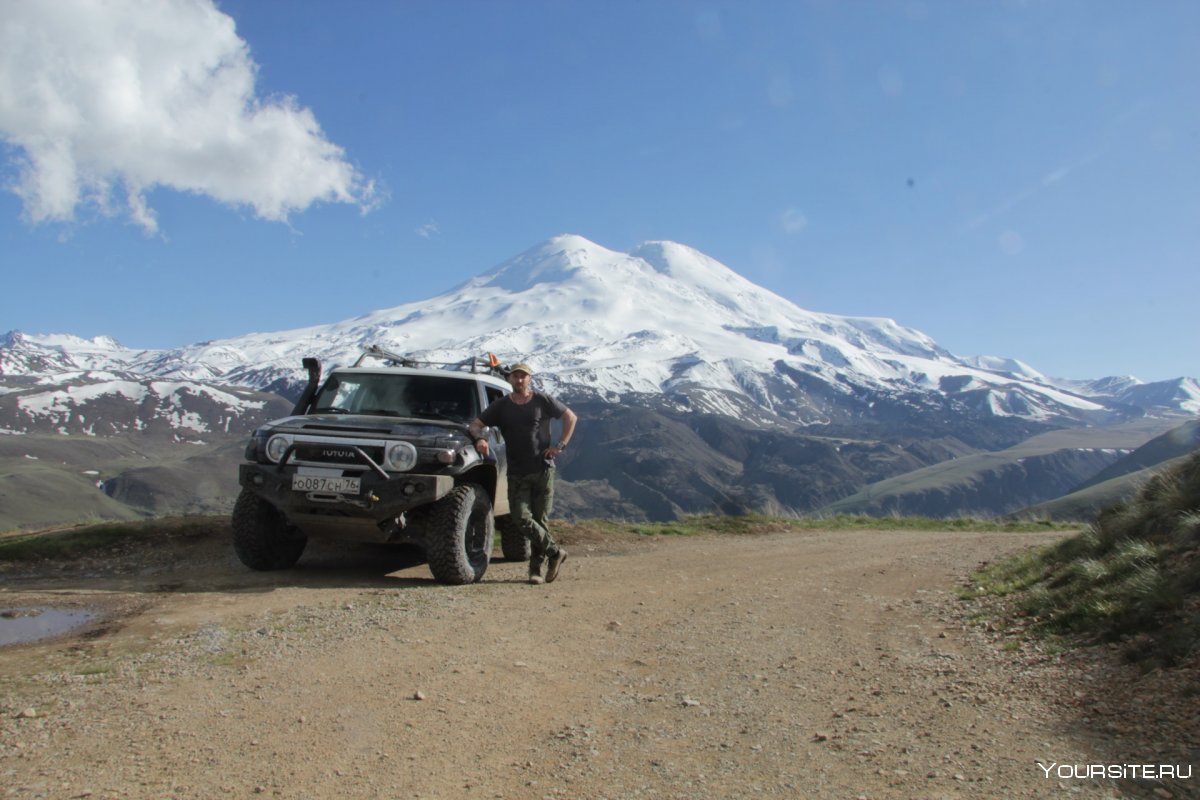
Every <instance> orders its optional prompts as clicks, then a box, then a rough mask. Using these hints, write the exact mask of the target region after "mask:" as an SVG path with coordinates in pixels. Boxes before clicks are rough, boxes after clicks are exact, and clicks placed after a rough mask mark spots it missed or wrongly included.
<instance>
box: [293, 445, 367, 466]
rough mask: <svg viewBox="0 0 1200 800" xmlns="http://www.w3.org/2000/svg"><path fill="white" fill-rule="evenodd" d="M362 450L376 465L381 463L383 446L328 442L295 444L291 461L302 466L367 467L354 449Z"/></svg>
mask: <svg viewBox="0 0 1200 800" xmlns="http://www.w3.org/2000/svg"><path fill="white" fill-rule="evenodd" d="M356 447H357V448H358V449H359V450H362V451H363V452H364V453H366V454H367V455H368V456H370V458H371V460H372V461H374V462H375V463H376V464H382V463H383V445H347V444H331V443H328V442H296V449H295V450H294V451H293V453H292V461H297V462H301V463H304V464H328V465H329V466H337V467H345V466H356V465H357V466H359V467H366V466H368V465H367V463H366V462H364V461H363V460H362V457H361V456H359V455H358V454H357V453H356V452H355V448H356Z"/></svg>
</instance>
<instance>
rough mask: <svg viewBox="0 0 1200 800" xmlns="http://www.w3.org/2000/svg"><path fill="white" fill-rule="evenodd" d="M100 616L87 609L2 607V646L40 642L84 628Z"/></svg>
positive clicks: (0, 621)
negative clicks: (40, 640) (39, 640)
mask: <svg viewBox="0 0 1200 800" xmlns="http://www.w3.org/2000/svg"><path fill="white" fill-rule="evenodd" d="M98 616H99V612H96V611H91V610H88V609H86V608H79V609H63V608H2V609H0V647H3V646H4V645H8V644H24V643H25V642H36V641H37V640H38V639H46V638H49V637H51V636H58V635H59V634H62V633H67V632H68V631H72V630H74V629H75V628H79V627H82V626H83V625H86V624H87V623H89V622H91V621H92V620H94V619H95V618H96V617H98Z"/></svg>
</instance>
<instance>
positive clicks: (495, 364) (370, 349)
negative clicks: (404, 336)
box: [354, 344, 509, 378]
mask: <svg viewBox="0 0 1200 800" xmlns="http://www.w3.org/2000/svg"><path fill="white" fill-rule="evenodd" d="M368 358H378V359H380V360H382V361H386V362H387V363H389V364H393V365H395V366H397V367H410V368H419V367H441V368H443V369H451V370H458V371H461V370H464V369H465V370H469V371H470V372H472V373H475V374H478V373H481V372H482V373H483V374H485V375H495V376H497V377H500V378H507V377H508V372H509V371H508V370H506V369H504V368H503V367H502V366H501V365H500V360H499V359H498V358H496V356H495V355H493V354H492V353H488V354H487V357H486V358H481V357H477V356H475V357H471V358H464V359H463V360H462V361H422V360H419V359H415V358H412V357H410V356H404V355H400V354H399V353H393V352H391V351H390V350H384V349H383V348H382V347H380V346H379V345H377V344H372V345H368V346H367V347H364V348H363V352H362V355H360V356H359V357H358V360H357V361H355V362H354V366H356V367H358V366H361V365H362V363H363V361H365V360H366V359H368Z"/></svg>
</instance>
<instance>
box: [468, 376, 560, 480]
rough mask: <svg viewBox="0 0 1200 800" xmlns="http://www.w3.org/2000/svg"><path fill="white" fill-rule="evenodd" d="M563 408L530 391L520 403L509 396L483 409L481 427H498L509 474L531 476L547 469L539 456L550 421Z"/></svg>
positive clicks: (548, 396)
mask: <svg viewBox="0 0 1200 800" xmlns="http://www.w3.org/2000/svg"><path fill="white" fill-rule="evenodd" d="M566 412H567V407H566V406H564V405H563V404H562V403H560V402H559V401H558V400H556V399H554V398H553V397H551V396H550V395H546V394H542V393H541V392H534V393H533V397H531V398H530V399H529V402H527V403H525V404H520V403H517V402H515V401H514V400H513V399H512V396H511V395H509V396H505V397H501V398H500V399H499V400H496V401H495V402H493V403H492V404H491V405H489V406H488V407H487V408H485V409H484V410H483V413H482V414H480V415H479V419H480V420H481V421H482V422H483V424H484V425H490V426H492V427H494V428H499V429H500V433H502V434H504V441H505V442H506V443H507V445H508V472H509V474H510V475H532V474H533V473H535V472H541V471H542V470H544V469H548V468H549V467H550V464H548V463H546V459H545V458H543V457H542V453H543V452H544V451H545V450H546V448H547V447H549V446H550V420H551V419H559V418H560V417H562V415H563V414H565V413H566Z"/></svg>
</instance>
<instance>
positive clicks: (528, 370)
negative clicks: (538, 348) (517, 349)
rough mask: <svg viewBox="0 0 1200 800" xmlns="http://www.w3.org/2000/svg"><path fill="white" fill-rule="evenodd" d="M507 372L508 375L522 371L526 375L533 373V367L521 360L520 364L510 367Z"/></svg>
mask: <svg viewBox="0 0 1200 800" xmlns="http://www.w3.org/2000/svg"><path fill="white" fill-rule="evenodd" d="M508 372H509V374H510V375H511V374H512V373H514V372H524V373H525V374H526V375H533V369H532V368H530V366H529V365H528V364H526V363H525V362H524V361H522V362H521V363H520V364H516V365H514V366H512V367H510V368H509V370H508Z"/></svg>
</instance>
